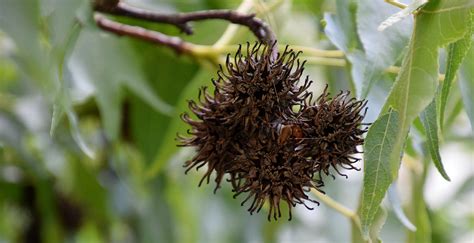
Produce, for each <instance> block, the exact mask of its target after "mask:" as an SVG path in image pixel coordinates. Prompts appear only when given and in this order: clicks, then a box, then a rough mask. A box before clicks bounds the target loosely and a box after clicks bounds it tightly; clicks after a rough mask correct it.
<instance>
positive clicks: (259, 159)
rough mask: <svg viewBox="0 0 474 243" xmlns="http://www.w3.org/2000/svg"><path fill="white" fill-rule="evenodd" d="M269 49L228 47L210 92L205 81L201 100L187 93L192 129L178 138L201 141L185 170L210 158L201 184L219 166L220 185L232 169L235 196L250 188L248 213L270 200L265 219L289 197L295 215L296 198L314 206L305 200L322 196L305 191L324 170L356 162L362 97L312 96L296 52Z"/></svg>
mask: <svg viewBox="0 0 474 243" xmlns="http://www.w3.org/2000/svg"><path fill="white" fill-rule="evenodd" d="M271 49H272V48H269V47H268V46H267V45H263V44H255V45H253V46H250V45H249V44H247V48H246V50H242V49H241V48H239V49H238V51H237V53H236V54H235V56H234V58H231V57H230V55H228V56H227V61H226V65H225V67H220V70H219V71H218V78H217V80H212V82H213V85H214V86H215V89H214V91H213V94H212V95H211V94H210V93H209V92H208V91H207V88H202V89H201V90H200V92H199V101H198V102H195V101H189V108H190V110H191V111H192V113H193V114H194V115H195V116H196V118H195V119H193V118H191V116H190V115H188V114H187V113H184V114H183V115H182V119H183V120H184V121H185V122H186V123H188V124H189V125H191V129H190V130H188V134H189V135H190V136H189V137H182V136H179V141H180V146H193V147H196V149H197V153H196V154H195V156H194V157H193V158H192V159H191V160H189V161H187V162H186V164H185V167H186V168H187V170H186V172H188V171H189V170H191V169H192V168H196V169H199V168H201V167H203V166H207V171H206V172H205V174H204V176H203V178H202V179H201V181H200V183H199V185H201V184H202V182H203V181H204V180H206V181H207V183H209V181H210V178H211V174H212V173H213V172H215V174H216V177H215V183H216V187H215V191H216V190H217V189H218V188H219V187H220V184H221V182H222V181H223V178H224V176H226V175H227V177H228V179H227V180H228V181H229V182H230V184H231V185H232V188H233V192H234V193H235V194H234V197H237V196H239V195H241V194H245V197H244V199H243V201H242V205H244V204H245V203H247V202H249V203H250V207H249V209H248V211H249V212H250V213H251V214H252V213H254V212H259V211H260V210H261V209H262V207H263V205H264V204H265V202H268V206H269V211H268V220H271V218H272V217H273V218H274V219H275V220H276V219H277V218H278V217H281V209H280V202H281V201H284V202H286V204H287V205H288V208H289V219H291V217H292V216H291V208H292V207H294V206H296V204H303V205H305V206H306V207H307V208H308V209H312V208H310V207H309V206H308V205H307V204H306V203H307V201H309V202H314V203H317V202H316V201H314V200H312V199H310V198H309V197H308V196H307V195H306V194H305V192H306V191H308V190H309V189H311V188H315V189H316V190H320V188H321V187H322V185H323V182H322V180H321V172H323V173H325V174H329V168H330V167H331V166H332V167H333V168H335V169H336V171H338V168H337V166H342V167H344V168H346V167H350V168H354V167H353V166H352V163H354V162H355V161H356V159H353V158H352V157H351V156H352V154H354V153H357V152H358V151H357V150H356V146H357V145H360V144H362V142H363V139H362V137H361V135H362V134H363V133H364V132H365V130H360V129H359V127H360V125H361V121H362V119H363V115H361V114H360V112H361V109H362V108H363V107H364V106H365V103H364V102H362V101H355V100H353V99H348V98H347V95H348V93H341V94H339V95H338V96H336V98H334V99H329V98H328V94H327V92H326V91H325V92H324V93H323V95H322V96H321V97H319V98H318V99H317V100H316V101H315V102H314V103H313V102H312V101H311V96H312V94H311V93H309V92H308V91H307V89H308V87H309V86H310V85H311V81H309V78H308V77H306V78H305V81H304V83H303V84H302V85H299V84H298V82H299V80H300V78H301V76H302V73H303V69H304V68H303V65H304V62H300V61H299V59H298V55H299V53H297V52H294V51H293V50H291V49H289V48H288V47H287V48H286V49H285V51H284V52H283V53H279V54H278V55H277V58H276V59H273V58H271V51H270V50H271ZM350 119H353V120H350ZM323 123H331V124H323Z"/></svg>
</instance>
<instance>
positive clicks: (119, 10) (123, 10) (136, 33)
mask: <svg viewBox="0 0 474 243" xmlns="http://www.w3.org/2000/svg"><path fill="white" fill-rule="evenodd" d="M94 8H95V10H96V11H99V12H103V13H109V14H113V15H119V16H128V17H132V18H136V19H142V20H147V21H153V22H158V23H166V24H172V25H175V26H176V27H178V28H179V29H181V30H182V31H183V32H185V33H187V34H192V28H191V26H190V25H189V22H192V21H201V20H208V19H222V20H227V21H229V22H231V23H234V24H239V25H243V26H247V27H248V28H249V29H250V30H251V31H252V32H253V34H254V35H255V36H256V37H257V38H258V39H259V40H260V41H262V42H265V43H267V44H268V45H270V46H272V48H273V47H274V48H273V50H272V52H273V54H274V56H275V57H276V54H277V52H278V50H277V49H276V45H275V42H276V36H275V34H274V33H273V31H272V30H271V29H270V28H269V27H268V25H267V24H266V23H265V22H263V21H262V20H261V19H259V18H256V17H255V15H254V14H242V13H239V12H236V11H233V10H205V11H196V12H189V13H176V14H162V13H156V12H152V11H148V10H144V9H140V8H136V7H133V6H130V5H128V4H126V3H123V2H118V4H117V5H116V6H115V7H112V8H111V7H110V6H106V7H104V6H101V5H100V4H99V5H98V4H95V5H94ZM98 20H100V23H99V22H98ZM96 22H97V24H98V25H99V26H100V27H101V28H103V29H105V30H108V31H111V32H114V33H117V34H122V35H129V36H133V37H136V38H139V39H144V40H148V41H150V42H156V43H158V44H162V45H167V46H170V47H172V48H174V49H175V50H177V51H178V52H179V53H182V52H183V49H185V47H180V46H179V45H184V44H185V43H186V42H184V41H182V40H181V39H179V38H177V37H174V38H173V37H169V36H167V35H164V34H162V33H159V32H156V31H149V30H145V29H143V28H139V27H132V26H127V25H124V24H120V23H118V22H114V21H110V20H106V19H105V18H104V17H99V18H96ZM104 23H105V26H104ZM119 25H120V26H119ZM116 27H120V28H119V29H117V28H116ZM124 29H126V31H124ZM129 31H132V32H131V33H132V34H130V32H129ZM152 32H153V33H154V34H152ZM141 34H145V36H142V35H141ZM156 37H158V38H156Z"/></svg>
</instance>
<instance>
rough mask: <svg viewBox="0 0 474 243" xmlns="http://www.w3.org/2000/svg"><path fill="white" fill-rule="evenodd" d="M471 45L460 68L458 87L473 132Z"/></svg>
mask: <svg viewBox="0 0 474 243" xmlns="http://www.w3.org/2000/svg"><path fill="white" fill-rule="evenodd" d="M472 46H474V45H472ZM472 46H471V49H470V50H469V52H468V54H467V55H466V58H465V59H464V63H463V65H462V68H461V75H459V88H460V90H461V94H462V99H463V103H464V109H465V110H466V113H467V116H468V117H469V120H470V122H471V129H472V132H473V133H474V48H473V47H472Z"/></svg>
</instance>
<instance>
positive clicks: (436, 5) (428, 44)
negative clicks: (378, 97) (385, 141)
mask: <svg viewBox="0 0 474 243" xmlns="http://www.w3.org/2000/svg"><path fill="white" fill-rule="evenodd" d="M473 6H474V4H473V3H472V2H471V1H469V0H450V1H447V0H438V1H435V0H433V1H430V2H429V3H428V4H426V5H425V6H424V7H423V8H422V9H421V10H419V11H418V13H417V15H416V17H415V25H414V30H413V35H412V38H411V40H410V45H409V49H408V53H407V55H406V56H405V58H404V61H403V64H402V68H401V70H400V73H399V74H398V76H397V80H396V82H395V84H394V86H393V88H392V90H391V92H390V94H389V97H388V98H387V101H386V102H385V105H384V109H383V110H384V111H387V110H388V109H389V108H390V107H393V108H394V109H396V110H397V111H398V112H399V114H400V127H399V131H398V132H397V140H396V141H397V142H396V144H395V146H394V149H393V150H392V151H391V170H392V177H393V178H396V177H397V176H398V168H399V164H400V157H401V154H402V151H403V144H404V141H405V139H406V137H407V134H408V130H409V128H410V125H411V123H412V122H413V121H414V120H415V118H416V117H417V116H418V115H419V114H420V112H421V111H423V110H424V109H425V108H426V106H427V105H428V104H429V103H430V102H431V101H432V99H433V97H434V95H435V92H436V87H437V84H438V69H439V64H438V56H439V52H438V49H439V48H440V47H442V46H444V45H447V44H449V43H451V42H454V41H457V40H458V39H460V38H462V37H464V35H465V33H466V32H467V31H468V29H467V26H466V22H467V21H470V18H471V16H470V11H471V9H472V7H473Z"/></svg>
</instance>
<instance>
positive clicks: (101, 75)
mask: <svg viewBox="0 0 474 243" xmlns="http://www.w3.org/2000/svg"><path fill="white" fill-rule="evenodd" d="M92 47H93V48H92ZM69 69H70V70H71V73H72V74H73V78H74V79H75V80H76V81H77V82H88V83H90V84H92V85H93V86H94V87H95V89H96V99H97V103H98V106H99V109H100V111H101V113H102V119H103V123H104V128H105V131H106V134H107V135H108V136H109V137H110V138H111V139H115V138H117V135H118V131H119V125H120V121H121V116H122V113H121V107H120V105H121V101H122V96H123V88H124V87H126V88H128V89H130V90H131V91H133V92H134V93H136V94H137V95H138V96H139V97H141V98H142V99H143V100H144V101H146V102H147V103H148V104H149V105H150V106H151V107H153V108H154V109H155V111H156V112H162V113H165V114H170V113H171V110H172V107H170V106H169V105H168V104H166V103H165V102H164V101H162V100H161V99H160V98H158V97H157V96H156V94H155V93H153V91H152V89H151V88H150V87H149V85H148V83H147V81H146V80H145V78H144V75H143V73H142V72H141V69H140V67H139V66H138V61H137V57H136V56H135V55H134V52H133V51H132V49H131V47H130V46H129V43H128V42H126V40H125V39H119V38H116V37H115V36H111V35H104V34H103V33H101V32H98V31H93V30H84V31H83V32H82V33H81V36H80V38H79V40H78V43H77V45H76V49H75V50H74V53H73V55H72V57H71V60H70V62H69Z"/></svg>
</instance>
